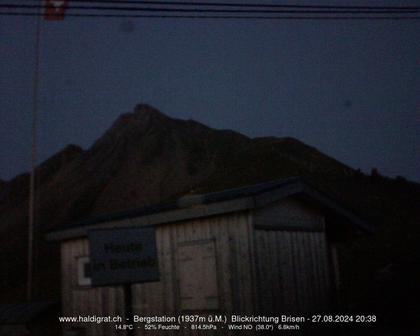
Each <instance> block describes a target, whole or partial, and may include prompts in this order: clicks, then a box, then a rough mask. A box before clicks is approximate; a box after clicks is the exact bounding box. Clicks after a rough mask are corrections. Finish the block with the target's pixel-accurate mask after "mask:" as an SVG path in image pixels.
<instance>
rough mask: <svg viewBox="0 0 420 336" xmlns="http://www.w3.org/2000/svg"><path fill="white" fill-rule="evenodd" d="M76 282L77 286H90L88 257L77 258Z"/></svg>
mask: <svg viewBox="0 0 420 336" xmlns="http://www.w3.org/2000/svg"><path fill="white" fill-rule="evenodd" d="M77 284H78V285H79V286H90V285H91V284H92V280H91V278H90V262H89V257H86V256H85V257H79V258H77Z"/></svg>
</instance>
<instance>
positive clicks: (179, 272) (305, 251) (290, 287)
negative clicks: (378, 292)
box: [48, 178, 369, 335]
mask: <svg viewBox="0 0 420 336" xmlns="http://www.w3.org/2000/svg"><path fill="white" fill-rule="evenodd" d="M136 227H153V228H154V230H155V240H156V250H157V259H158V271H159V280H158V281H153V282H147V283H138V284H132V285H131V287H130V289H131V291H132V300H131V302H130V305H131V308H132V312H133V314H137V315H139V316H154V315H157V314H158V315H168V316H175V315H178V314H183V313H189V312H199V313H206V312H216V313H220V314H251V315H252V314H257V313H258V314H264V313H269V314H270V315H273V314H274V315H276V314H280V313H281V314H285V313H290V314H296V313H298V314H299V315H301V314H309V313H312V312H323V311H326V310H328V308H329V307H331V304H333V302H334V296H335V293H336V287H337V285H338V281H339V265H338V260H337V257H336V253H335V247H336V245H337V244H340V243H341V242H342V241H344V240H345V239H346V238H348V237H349V235H350V234H351V233H354V232H358V231H363V230H369V227H368V225H367V224H366V223H365V222H364V221H363V220H361V219H360V218H358V217H357V216H356V215H355V214H354V213H352V212H351V211H349V210H348V209H346V208H344V207H343V206H341V205H339V204H338V203H337V202H336V201H334V199H332V198H330V197H328V196H327V195H325V194H323V193H321V192H319V191H317V190H315V189H314V188H312V187H310V186H309V185H308V184H306V183H305V182H304V181H302V180H301V179H299V178H289V179H283V180H276V181H272V182H268V183H263V184H258V185H252V186H247V187H243V188H238V189H230V190H225V191H221V192H216V193H210V194H205V195H195V196H189V197H184V198H181V199H179V200H177V201H175V202H172V203H165V204H159V205H157V206H154V207H147V208H142V209H136V210H133V211H127V212H124V213H117V214H110V215H105V216H100V217H96V218H92V219H91V220H88V221H85V222H81V223H77V224H74V225H71V226H67V227H64V228H61V229H59V230H56V231H54V232H51V233H50V234H49V235H48V238H49V239H50V240H55V241H60V243H61V272H62V274H61V275H62V306H63V309H64V311H63V315H64V316H87V315H98V316H107V315H111V316H114V315H123V314H124V305H125V304H124V291H123V287H121V286H102V287H93V286H91V279H90V277H89V274H88V272H87V267H86V265H88V263H89V257H90V254H89V240H88V234H89V232H91V231H92V230H98V229H118V228H136ZM63 327H64V331H65V335H79V334H80V335H114V334H119V332H118V331H116V330H115V328H113V327H110V325H109V324H108V325H107V324H96V325H95V324H84V323H71V324H63ZM184 332H186V331H184ZM135 333H136V334H137V335H143V334H147V331H145V330H144V329H141V328H139V329H137V330H136V331H135ZM152 334H156V331H155V332H154V333H152Z"/></svg>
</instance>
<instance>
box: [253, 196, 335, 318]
mask: <svg viewBox="0 0 420 336" xmlns="http://www.w3.org/2000/svg"><path fill="white" fill-rule="evenodd" d="M255 228H256V230H255V238H254V239H255V253H256V259H255V264H256V274H257V275H256V278H257V281H256V283H257V290H258V295H257V296H258V299H259V303H258V307H259V310H260V311H267V312H291V313H292V312H293V313H307V312H308V313H310V312H322V311H325V309H327V308H328V306H329V303H330V298H331V294H332V290H333V288H331V286H332V285H333V284H332V281H331V276H330V258H329V248H328V246H327V239H326V234H325V230H324V219H323V217H322V214H321V213H319V212H318V211H317V210H316V209H312V208H309V207H307V206H304V205H303V204H301V203H299V202H298V201H295V200H292V199H288V200H285V201H282V202H279V203H277V204H274V205H272V206H270V207H267V208H264V209H262V210H260V211H258V212H257V213H256V215H255ZM258 228H260V229H258Z"/></svg>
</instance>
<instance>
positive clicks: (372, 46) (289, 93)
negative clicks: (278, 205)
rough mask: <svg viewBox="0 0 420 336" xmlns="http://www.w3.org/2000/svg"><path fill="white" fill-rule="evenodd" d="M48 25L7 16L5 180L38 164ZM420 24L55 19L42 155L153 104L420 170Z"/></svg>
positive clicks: (400, 171) (2, 114)
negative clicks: (36, 84)
mask: <svg viewBox="0 0 420 336" xmlns="http://www.w3.org/2000/svg"><path fill="white" fill-rule="evenodd" d="M5 2H11V1H7V0H0V3H5ZM254 2H255V1H254ZM283 3H284V2H283ZM300 3H302V2H300ZM307 3H312V2H307ZM319 3H320V4H321V2H319ZM325 3H328V4H332V3H333V2H325V1H324V2H322V4H325ZM335 3H336V4H340V5H342V4H344V3H343V2H342V1H337V2H335ZM355 3H356V4H357V3H358V4H366V1H363V2H351V4H355ZM416 3H417V5H418V2H415V1H414V2H411V3H410V2H405V3H404V2H401V1H398V2H396V1H394V2H392V1H391V2H390V1H374V2H371V4H374V5H404V4H407V5H409V4H416ZM35 23H36V18H33V17H26V18H22V17H3V16H2V17H0V87H1V90H0V120H1V122H0V178H1V179H3V180H9V179H11V178H13V177H14V176H16V175H17V174H20V173H23V172H25V171H28V169H29V167H30V145H31V138H30V130H31V111H32V107H31V106H32V100H31V99H32V98H31V97H32V78H33V73H34V58H35V57H34V44H35V42H34V40H35ZM419 28H420V21H274V20H270V21H229V20H227V21H223V20H174V19H166V20H157V19H121V18H120V19H101V18H66V19H65V20H64V21H62V22H43V23H42V33H41V67H40V92H39V101H40V104H39V109H40V111H39V113H40V120H39V143H40V144H39V155H40V158H39V161H43V160H45V159H46V158H48V157H50V156H51V155H53V154H54V153H56V152H57V151H59V150H61V149H62V148H63V147H64V146H65V145H67V144H70V143H73V144H77V145H80V146H82V147H83V148H84V149H87V148H89V147H90V146H91V145H92V143H93V142H94V141H95V140H96V139H97V138H98V137H100V136H101V135H102V134H103V133H104V132H105V130H107V129H108V128H109V127H110V126H111V124H112V122H113V121H114V120H115V119H116V118H117V117H118V115H120V114H121V113H125V112H130V111H132V110H133V108H134V106H135V105H136V104H137V103H141V102H143V103H148V104H150V105H152V106H154V107H156V108H158V109H159V110H161V111H162V112H164V113H166V114H167V115H169V116H171V117H175V118H182V119H194V120H196V121H199V122H201V123H204V124H206V125H208V126H211V127H215V128H219V129H233V130H235V131H238V132H241V133H244V134H246V135H248V136H251V137H257V136H278V137H283V136H291V137H295V138H297V139H299V140H301V141H303V142H305V143H307V144H308V145H311V146H314V147H317V148H318V149H319V150H321V151H323V152H324V153H326V154H328V155H330V156H332V157H334V158H336V159H338V160H340V161H342V162H343V163H345V164H348V165H350V166H351V167H353V168H356V169H357V168H361V169H362V170H363V171H365V172H370V170H371V168H372V167H377V168H378V169H379V172H380V173H382V174H384V175H387V176H392V177H395V176H396V175H402V176H405V177H407V178H409V179H412V180H415V181H420V99H419V97H420V70H419V67H420V43H419V41H420V29H419Z"/></svg>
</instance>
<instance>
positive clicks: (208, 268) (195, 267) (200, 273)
mask: <svg viewBox="0 0 420 336" xmlns="http://www.w3.org/2000/svg"><path fill="white" fill-rule="evenodd" d="M177 253H178V281H179V301H180V308H181V310H215V309H218V308H219V296H218V286H217V268H216V249H215V243H214V241H212V240H202V241H193V242H188V243H183V244H180V245H179V246H178V250H177Z"/></svg>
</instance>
